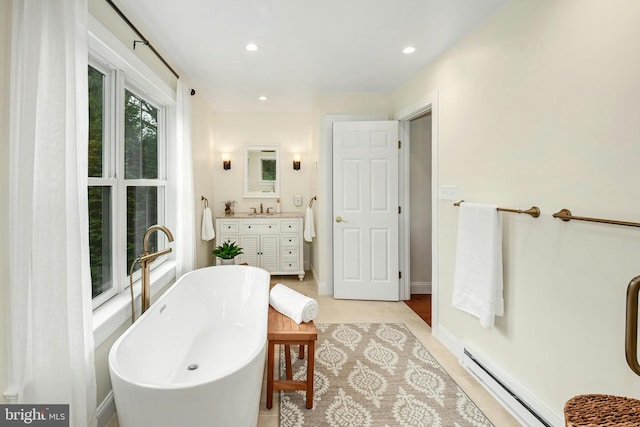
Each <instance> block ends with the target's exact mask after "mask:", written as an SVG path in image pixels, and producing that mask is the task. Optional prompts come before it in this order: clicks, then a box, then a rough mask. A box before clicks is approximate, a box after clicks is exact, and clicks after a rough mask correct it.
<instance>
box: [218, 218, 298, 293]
mask: <svg viewBox="0 0 640 427" xmlns="http://www.w3.org/2000/svg"><path fill="white" fill-rule="evenodd" d="M302 232H303V229H302V216H301V215H299V214H286V213H284V214H273V215H268V216H255V215H246V216H244V215H236V216H230V217H229V216H225V217H219V218H216V241H217V243H216V244H217V245H220V244H222V242H236V244H237V245H238V246H240V247H241V248H242V251H243V254H242V255H240V256H239V257H238V263H239V264H240V263H243V262H246V263H247V264H249V265H254V266H256V267H261V268H264V269H265V270H267V271H268V272H269V273H271V274H280V275H294V274H297V275H298V278H299V279H300V280H301V281H302V280H303V279H304V263H303V246H302Z"/></svg>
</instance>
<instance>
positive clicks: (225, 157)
mask: <svg viewBox="0 0 640 427" xmlns="http://www.w3.org/2000/svg"><path fill="white" fill-rule="evenodd" d="M222 168H223V169H224V170H226V171H228V170H229V169H231V155H230V154H229V153H222Z"/></svg>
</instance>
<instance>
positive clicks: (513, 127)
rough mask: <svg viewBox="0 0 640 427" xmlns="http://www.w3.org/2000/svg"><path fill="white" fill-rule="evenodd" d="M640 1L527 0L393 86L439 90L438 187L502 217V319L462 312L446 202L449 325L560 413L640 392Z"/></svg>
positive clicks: (403, 100)
mask: <svg viewBox="0 0 640 427" xmlns="http://www.w3.org/2000/svg"><path fill="white" fill-rule="evenodd" d="M639 19H640V2H637V1H634V0H616V1H609V2H602V1H599V0H563V1H557V0H535V1H533V0H525V1H522V0H514V1H511V2H510V3H508V4H507V5H506V6H505V7H504V8H503V9H501V10H499V11H498V12H497V13H496V14H494V15H493V16H492V17H490V18H489V19H488V20H487V21H486V22H485V23H484V24H483V25H482V26H481V27H480V28H479V29H477V30H476V31H474V32H473V33H472V34H471V35H469V36H468V37H466V38H465V39H463V40H462V41H461V42H459V43H458V44H457V45H456V46H455V47H454V48H453V49H450V50H449V51H447V52H446V53H445V54H444V55H442V57H441V58H439V60H438V61H437V62H436V63H435V64H433V65H432V66H430V67H429V68H428V69H426V70H425V71H424V72H422V73H420V74H419V75H418V76H416V77H415V78H413V79H411V81H409V82H407V83H406V84H405V85H404V86H402V87H401V88H399V89H398V90H397V91H395V92H394V94H393V99H394V103H395V108H396V111H399V110H402V109H403V108H405V107H406V106H407V105H411V104H412V103H414V102H416V100H418V99H420V97H424V96H425V95H427V94H430V93H434V92H435V91H436V90H437V91H438V94H439V117H440V119H439V123H438V125H439V182H440V183H441V184H455V185H457V189H458V198H460V199H465V200H468V201H475V202H485V203H496V204H498V205H499V206H503V207H510V208H529V207H530V206H531V205H537V206H539V207H540V209H541V210H542V216H541V217H540V218H539V219H533V218H531V217H529V216H525V215H517V214H504V215H503V218H504V239H503V242H504V278H505V293H504V296H505V304H506V307H505V316H504V317H502V318H498V320H497V322H496V326H495V328H493V329H483V328H481V327H480V326H479V323H478V321H477V320H476V319H475V318H473V317H471V316H469V315H467V314H465V313H463V312H461V311H459V310H456V309H454V308H452V307H451V304H450V301H451V294H452V280H453V268H454V262H455V260H454V253H455V236H456V223H457V215H458V212H457V208H455V207H453V205H452V203H451V202H449V201H443V200H441V201H440V202H441V204H440V211H439V215H440V225H439V230H438V231H439V236H440V244H439V257H440V265H439V277H438V280H439V296H440V297H439V300H438V301H437V304H438V307H439V316H440V327H441V328H442V329H443V330H446V331H448V332H450V333H451V334H452V335H453V336H454V337H455V338H457V339H460V340H462V342H464V343H465V345H468V346H470V347H471V348H472V349H474V350H475V351H476V352H478V353H480V354H482V355H484V356H485V357H488V358H489V359H490V360H491V362H492V364H495V365H497V366H500V367H501V368H502V369H503V370H504V371H505V372H506V373H507V374H509V375H510V376H511V377H512V378H514V379H515V380H516V381H517V382H518V383H519V384H520V385H521V386H523V387H524V388H526V389H527V390H528V391H530V392H531V393H532V394H533V395H534V396H535V397H536V398H537V399H539V400H540V401H541V402H542V403H543V404H544V405H545V406H547V407H548V408H549V409H551V411H553V413H555V414H556V415H558V416H561V414H562V408H563V404H564V402H565V401H566V400H567V399H569V398H570V397H572V396H573V395H576V394H582V393H610V394H618V395H625V396H632V397H636V398H637V397H639V396H640V392H639V390H640V387H639V386H640V379H639V378H638V377H637V376H635V375H634V374H632V373H631V371H630V370H629V368H628V367H627V366H626V363H625V356H624V317H625V291H626V286H627V284H628V282H629V280H630V279H631V278H633V277H634V276H636V275H638V273H640V267H639V264H638V253H639V250H640V234H638V233H639V231H638V230H637V229H635V228H628V227H620V226H612V225H604V224H593V223H587V222H577V221H572V222H570V223H564V222H562V221H560V220H557V219H553V218H552V216H551V214H553V213H554V212H557V211H558V210H560V209H561V208H569V209H571V210H572V211H573V213H574V214H575V215H581V216H593V217H603V218H614V219H626V220H630V221H634V220H635V221H640V197H638V191H637V186H638V181H639V178H640V172H639V171H640V169H639V168H638V163H637V162H638V159H640V143H638V135H640V120H638V100H639V99H640V78H639V77H638V76H640V55H638V47H639V45H638V40H640V26H639V25H638V20H639Z"/></svg>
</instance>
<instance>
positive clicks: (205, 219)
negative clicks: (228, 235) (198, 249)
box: [201, 206, 216, 242]
mask: <svg viewBox="0 0 640 427" xmlns="http://www.w3.org/2000/svg"><path fill="white" fill-rule="evenodd" d="M214 237H216V232H215V231H214V229H213V218H212V215H211V209H209V206H206V207H205V208H204V211H203V212H202V234H201V238H202V240H204V241H205V242H208V241H209V240H211V239H213V238H214Z"/></svg>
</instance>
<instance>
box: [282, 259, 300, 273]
mask: <svg viewBox="0 0 640 427" xmlns="http://www.w3.org/2000/svg"><path fill="white" fill-rule="evenodd" d="M299 270H300V266H299V264H298V260H295V261H294V260H291V261H289V260H282V271H299Z"/></svg>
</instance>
